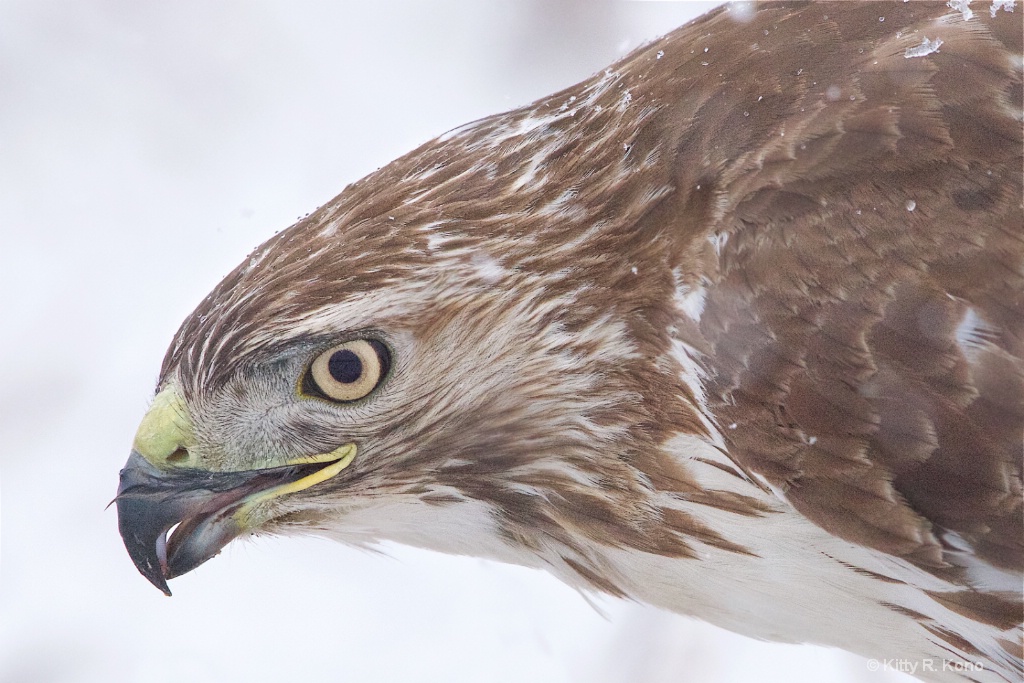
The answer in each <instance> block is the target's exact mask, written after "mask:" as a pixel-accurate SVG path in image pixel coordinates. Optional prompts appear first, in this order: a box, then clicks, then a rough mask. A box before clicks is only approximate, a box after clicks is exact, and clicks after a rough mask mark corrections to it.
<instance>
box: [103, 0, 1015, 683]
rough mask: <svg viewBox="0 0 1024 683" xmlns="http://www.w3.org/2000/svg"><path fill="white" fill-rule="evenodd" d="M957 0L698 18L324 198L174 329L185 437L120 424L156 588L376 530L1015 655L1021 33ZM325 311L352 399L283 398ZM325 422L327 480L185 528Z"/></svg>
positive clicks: (734, 614) (758, 629)
mask: <svg viewBox="0 0 1024 683" xmlns="http://www.w3.org/2000/svg"><path fill="white" fill-rule="evenodd" d="M969 14H971V13H970V12H969V11H964V10H962V9H956V10H954V9H951V8H949V7H947V6H946V5H944V4H940V3H903V2H896V3H871V4H852V3H841V4H817V5H805V4H802V3H783V4H765V5H763V6H760V7H759V8H758V9H757V11H756V12H753V13H752V14H751V13H747V12H730V11H729V10H728V9H727V8H724V9H720V10H717V11H715V12H712V13H710V14H709V15H706V16H705V17H703V18H701V19H699V20H697V21H695V22H693V23H691V24H689V25H687V26H685V27H683V28H681V29H679V30H677V31H675V32H674V33H672V34H669V35H668V36H666V37H665V38H663V39H661V40H659V41H655V42H654V43H652V44H650V45H648V46H646V47H644V48H642V49H640V50H638V51H637V52H635V53H633V54H632V55H630V56H628V57H626V58H625V59H624V60H623V61H621V62H619V63H617V64H615V65H613V66H611V67H610V68H609V69H607V70H605V71H604V72H602V73H599V74H597V75H596V76H595V77H593V78H592V79H590V80H589V81H586V82H584V83H582V84H579V85H578V86H574V87H572V88H568V89H566V90H565V91H562V92H560V93H556V94H555V95H552V96H550V97H548V98H545V99H543V100H540V101H538V102H536V103H534V104H532V105H529V106H527V107H525V108H522V109H519V110H516V111H513V112H509V113H506V114H502V115H499V116H495V117H491V118H488V119H484V120H482V121H478V122H476V123H472V124H469V125H467V126H464V127H462V128H459V129H456V130H455V131H452V132H450V133H448V134H446V135H444V136H442V137H441V138H439V139H437V140H434V141H432V142H429V143H427V144H426V145H424V146H422V147H421V148H419V149H417V150H415V151H413V152H411V153H410V154H408V155H406V156H405V157H403V158H401V159H398V160H397V161H395V162H393V163H392V164H389V165H388V166H386V167H384V168H382V169H380V170H379V171H377V172H376V173H374V174H372V175H370V176H368V177H367V178H365V179H363V180H361V181H359V182H358V183H356V184H354V185H352V186H350V187H349V188H346V190H345V191H344V192H343V193H342V194H341V195H339V196H338V197H337V198H336V199H334V200H332V201H331V202H329V203H328V204H326V205H325V206H323V207H321V208H320V209H319V210H317V211H316V212H314V213H313V214H312V215H310V216H309V217H308V218H306V219H304V220H303V221H301V222H300V223H298V224H296V225H294V226H292V227H291V228H289V229H288V230H286V231H284V232H282V233H280V234H279V235H277V236H276V237H275V238H273V239H272V240H270V241H268V242H267V243H265V244H264V245H262V246H261V247H260V248H258V249H257V250H256V251H255V252H254V253H253V254H252V255H251V256H250V257H249V258H247V259H246V261H245V262H244V263H243V264H242V265H240V266H239V267H238V268H237V269H236V270H235V271H234V272H233V273H231V274H230V275H229V276H228V277H227V278H225V280H224V281H223V282H222V283H221V284H220V285H218V287H217V288H216V289H215V290H214V291H213V292H212V293H211V294H210V295H209V297H207V299H205V300H204V301H203V302H202V303H201V304H200V306H199V307H198V308H197V310H196V311H195V312H194V313H193V314H192V315H191V316H190V317H189V318H188V319H187V320H186V321H185V323H184V324H183V326H182V328H181V330H180V331H179V333H178V335H177V336H176V338H175V340H174V342H173V343H172V345H171V348H170V350H169V351H168V354H167V357H166V359H165V362H164V367H163V370H162V373H161V382H160V388H161V390H162V394H161V395H163V396H169V395H171V393H173V395H174V396H175V397H176V398H175V400H176V401H178V402H177V403H174V410H175V411H177V412H178V413H179V414H181V415H183V416H184V417H182V422H181V423H180V424H181V425H186V427H187V428H185V427H181V428H180V429H179V427H180V425H179V423H178V422H175V423H174V424H175V425H177V426H175V429H178V430H179V432H181V433H183V434H186V435H185V436H181V435H180V434H178V432H175V436H173V438H172V437H167V439H164V441H160V443H164V442H165V441H166V442H167V443H171V444H172V446H174V448H173V449H170V447H169V450H167V453H163V454H158V455H153V454H151V453H148V452H147V450H146V448H150V444H152V443H156V441H154V439H157V437H152V435H151V432H152V433H155V431H154V429H155V428H154V429H149V428H147V429H149V431H146V432H145V434H146V436H145V438H143V436H140V437H139V440H137V450H139V451H140V453H141V455H142V458H143V459H144V460H145V462H146V463H148V465H145V464H143V463H142V460H141V459H137V461H136V462H134V464H132V465H131V466H130V467H129V468H127V469H126V470H125V473H128V474H125V473H123V475H122V477H123V478H122V490H121V492H120V494H119V507H121V513H120V514H121V525H122V533H123V534H124V535H125V538H126V543H127V544H128V545H129V550H130V551H132V552H133V558H134V559H135V560H136V563H137V564H139V566H140V569H142V570H143V572H144V573H146V574H147V576H149V577H150V578H151V580H154V582H157V583H162V582H163V581H164V579H165V577H170V576H173V575H175V574H177V573H182V571H187V569H188V568H190V567H189V566H185V565H182V567H181V568H179V569H176V568H175V566H174V565H175V559H174V554H175V550H176V549H177V550H180V549H181V548H186V547H191V546H193V545H196V544H200V541H202V542H203V543H206V545H208V546H209V548H208V550H209V553H207V555H205V556H203V557H201V558H199V559H198V561H203V560H205V559H206V557H208V556H209V555H210V554H212V553H214V552H216V549H217V548H219V547H220V546H221V545H223V543H226V542H227V541H228V540H230V536H232V535H238V534H242V533H250V532H253V531H267V532H281V533H284V532H302V531H305V532H312V533H320V534H327V535H330V536H333V537H336V538H339V539H341V540H344V541H347V542H351V543H357V544H364V543H372V542H375V541H377V540H382V539H387V540H397V541H400V542H405V543H410V544H413V545H419V546H424V547H428V548H434V549H438V550H442V551H446V552H455V553H463V554H473V555H480V556H486V557H492V558H497V559H500V560H504V561H509V562H515V563H519V564H526V565H531V566H538V567H544V568H547V569H548V570H550V571H552V572H553V573H555V574H556V575H558V576H559V577H561V578H563V579H564V580H565V581H567V582H568V583H571V584H573V585H577V586H580V587H582V588H585V589H595V590H599V591H604V592H608V593H612V594H615V595H623V596H628V597H632V598H636V599H640V600H643V601H647V602H651V603H654V604H657V605H660V606H663V607H667V608H669V609H673V610H675V611H678V612H682V613H686V614H693V615H694V616H697V617H700V618H703V619H706V620H708V621H711V622H713V623H717V624H719V625H722V626H725V627H727V628H730V629H733V630H736V631H739V632H742V633H747V634H749V635H753V636H756V637H763V638H770V639H777V640H784V641H793V642H800V641H810V642H818V643H823V644H829V645H836V646H840V647H844V648H847V649H850V650H852V651H855V652H859V653H861V654H863V655H866V656H872V657H876V658H886V657H888V658H893V657H896V658H907V659H914V660H925V659H928V660H931V661H934V662H935V665H936V667H937V668H938V669H940V670H937V671H935V672H934V673H932V675H933V676H934V677H935V678H936V679H939V680H944V679H950V680H956V679H958V678H960V677H963V678H967V679H976V680H986V681H987V680H1008V681H1013V680H1018V679H1019V678H1020V676H1021V675H1022V673H1024V670H1022V663H1021V657H1022V655H1021V621H1022V609H1024V608H1022V595H1021V573H1022V571H1024V517H1022V515H1024V513H1022V500H1021V499H1022V485H1021V470H1022V457H1024V209H1022V189H1021V175H1022V166H1024V151H1022V135H1021V126H1022V113H1021V112H1022V101H1021V87H1022V85H1021V63H1022V57H1021V51H1022V50H1021V33H1022V31H1021V28H1022V27H1021V17H1020V15H1019V13H1018V14H1012V13H1009V12H1008V11H1006V8H1002V9H1000V8H999V7H997V6H994V7H993V10H992V11H991V12H989V11H987V10H984V11H983V10H977V11H975V12H973V15H971V16H969ZM358 338H374V339H379V340H381V342H383V343H386V344H387V346H388V348H390V350H391V362H392V369H391V372H390V373H389V374H387V377H386V378H384V379H382V381H381V383H380V385H379V387H378V388H377V389H376V390H375V391H373V392H372V393H371V394H370V395H369V396H368V397H367V398H366V399H365V400H363V401H360V402H358V403H354V404H351V405H348V404H346V405H336V404H332V403H330V402H328V401H323V400H319V399H316V398H310V397H308V396H303V395H301V393H302V392H301V391H298V392H297V391H296V387H297V386H298V385H299V384H301V382H302V381H303V380H302V379H301V377H302V376H303V373H304V372H305V369H306V368H307V367H308V366H309V364H310V363H311V361H312V359H313V358H314V357H316V355H317V354H318V353H320V352H322V351H323V350H324V349H325V348H328V347H331V346H332V345H334V344H337V343H338V342H339V341H345V340H350V339H358ZM163 392H171V393H163ZM160 405H163V403H161V404H160ZM161 419H163V418H161ZM175 419H177V418H175ZM144 424H145V423H144ZM153 424H156V425H157V426H158V427H159V429H156V431H160V430H164V431H166V429H165V428H166V424H169V423H167V422H166V421H164V422H159V421H155V420H154V421H151V424H150V427H152V425H153ZM142 434H143V431H140V435H142ZM160 438H163V437H162V436H161V437H160ZM147 439H148V440H147ZM168 439H170V440H168ZM172 442H173V443H172ZM349 442H351V443H353V444H355V445H356V447H357V449H358V453H357V455H356V456H355V458H354V459H353V460H352V462H351V464H350V465H348V466H347V467H346V468H345V469H344V471H342V472H340V474H337V475H336V476H333V477H332V478H330V479H327V480H325V481H322V482H321V483H318V484H316V485H315V486H311V487H309V488H305V489H303V490H301V491H296V492H292V493H289V494H287V495H280V496H277V497H275V498H273V499H272V500H269V501H263V502H261V503H260V507H259V508H258V509H257V512H256V513H253V515H252V517H247V518H246V520H245V524H244V525H242V526H241V527H239V528H237V529H235V528H232V530H231V533H230V534H228V533H227V532H224V533H222V534H221V535H220V536H217V537H216V538H213V537H212V536H210V538H209V539H207V538H206V537H204V536H203V534H207V535H209V534H211V533H212V532H209V531H208V529H209V528H213V527H210V526H204V525H205V524H207V521H208V520H214V522H216V523H217V524H219V522H217V519H216V515H218V514H220V512H218V511H224V510H229V509H230V510H233V509H234V508H231V507H230V506H232V505H236V504H237V503H238V501H239V500H242V499H243V498H242V496H243V495H250V494H251V493H252V492H253V491H255V490H257V489H260V488H261V487H263V488H265V487H267V486H270V483H268V482H269V481H270V480H269V479H267V478H266V477H267V475H260V476H263V477H264V479H260V480H255V479H245V477H246V476H248V474H247V473H251V472H252V471H255V470H268V469H269V468H274V467H277V466H283V465H284V464H286V463H290V462H294V461H295V460H296V459H297V458H305V457H308V456H311V455H314V454H324V453H328V452H331V451H333V450H334V449H336V448H337V447H339V446H340V445H341V444H343V443H349ZM140 444H142V445H140ZM155 452H156V451H154V453H155ZM168 453H170V454H171V455H168ZM182 454H184V455H182ZM133 457H135V456H133ZM150 465H153V466H155V470H154V471H153V472H151V473H149V474H146V475H145V476H144V477H143V476H142V475H139V476H140V477H142V478H141V479H139V480H138V481H136V480H135V479H132V477H133V476H135V475H134V474H132V473H134V472H137V471H139V468H140V467H148V466H150ZM307 472H308V470H302V471H301V472H298V473H293V474H287V475H282V477H284V478H285V479H287V478H292V479H295V478H297V477H298V476H300V475H305V474H307ZM218 476H222V477H225V478H223V479H218V480H217V481H223V482H229V483H230V486H229V485H228V483H225V484H223V486H221V484H216V485H212V484H209V483H203V482H210V481H214V480H215V479H216V478H217V477H218ZM204 477H205V479H204ZM243 479H244V480H245V483H244V484H242V483H240V482H242V481H243ZM280 481H284V479H281V480H280ZM253 482H255V483H253ZM278 482H279V480H277V479H275V480H274V481H273V483H274V484H275V485H276V484H277V483H278ZM218 486H220V488H217V487H218ZM203 487H206V488H203ZM211 487H212V488H211ZM243 489H244V490H243ZM168 491H171V492H172V494H169V493H168ZM183 491H190V492H192V493H187V494H186V493H182V492H183ZM195 491H200V492H205V493H203V494H202V495H201V496H200V495H199V494H195V495H196V496H198V497H199V498H202V502H201V504H200V503H195V504H193V503H192V502H187V504H186V503H185V502H180V501H186V499H187V501H192V498H189V497H188V496H189V495H193V494H194V493H195ZM211 491H212V493H211ZM231 491H237V492H238V493H237V495H235V494H233V493H231ZM225 492H227V493H225ZM197 499H198V498H197ZM261 500H262V499H261ZM175 506H177V507H175ZM172 508H173V510H172ZM167 510H172V511H171V512H167ZM161 511H163V512H161ZM156 519H159V522H157V521H154V520H156ZM170 520H173V521H170ZM181 520H184V522H182V525H181V527H180V528H179V531H181V529H184V531H182V532H181V533H180V534H179V533H176V534H175V535H172V538H171V540H170V541H169V548H170V550H168V549H164V550H163V551H160V550H159V546H158V549H157V550H152V543H153V540H152V538H150V536H153V537H158V536H159V535H160V534H161V533H163V532H165V531H166V529H167V527H169V526H171V524H172V523H174V522H177V521H181ZM214 522H210V524H213V523H214ZM147 525H149V526H147ZM161 526H162V528H159V527H161ZM143 527H146V529H147V530H148V531H147V532H146V533H148V534H149V535H148V536H147V535H146V533H140V534H137V533H136V530H137V528H143ZM149 527H152V528H151V529H150V528H149ZM217 528H218V529H220V527H217ZM150 532H152V533H150ZM133 534H134V535H133ZM189 534H191V536H189ZM133 539H134V540H133ZM210 539H212V540H210ZM143 541H145V543H149V549H148V550H145V549H144V548H143V545H145V543H143ZM204 547H205V546H204ZM144 550H145V552H144ZM161 552H162V553H163V554H162V555H161ZM145 553H149V554H148V555H146V554H145ZM154 553H155V554H154ZM168 554H169V556H170V560H168ZM140 558H141V559H140ZM146 562H151V564H150V565H146V564H145V563H146ZM193 565H194V563H193ZM163 586H164V587H165V586H166V584H165V583H164V584H163ZM942 662H954V663H958V664H959V666H951V667H950V670H941V667H942V664H941V663H942ZM977 662H981V663H982V664H983V665H982V667H981V668H978V667H977V666H975V664H976V663H977ZM965 663H967V664H970V666H966V667H965V666H964V664H965Z"/></svg>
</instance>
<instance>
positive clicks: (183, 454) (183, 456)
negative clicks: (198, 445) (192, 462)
mask: <svg viewBox="0 0 1024 683" xmlns="http://www.w3.org/2000/svg"><path fill="white" fill-rule="evenodd" d="M186 460H188V451H187V450H185V449H184V448H179V449H178V450H176V451H174V452H173V453H171V454H170V455H168V456H167V462H169V463H172V464H178V463H182V462H185V461H186Z"/></svg>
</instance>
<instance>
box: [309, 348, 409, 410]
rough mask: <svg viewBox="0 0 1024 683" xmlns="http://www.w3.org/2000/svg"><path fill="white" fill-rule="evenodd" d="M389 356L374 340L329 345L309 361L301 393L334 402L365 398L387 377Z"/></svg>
mask: <svg viewBox="0 0 1024 683" xmlns="http://www.w3.org/2000/svg"><path fill="white" fill-rule="evenodd" d="M390 365H391V357H390V356H389V354H388V349H387V347H386V346H384V344H382V343H381V342H379V341H377V340H376V339H355V340H353V341H347V342H345V343H343V344H338V345H337V346H333V347H331V348H329V349H327V350H326V351H324V352H323V353H321V354H320V355H319V356H317V357H316V358H315V359H314V360H313V364H312V365H311V366H309V370H308V371H307V372H306V375H305V377H303V379H302V393H303V394H304V395H306V396H316V397H318V398H326V399H328V400H331V401H336V402H338V403H348V402H351V401H358V400H359V399H361V398H363V397H365V396H367V395H369V393H370V392H371V391H373V390H374V389H375V388H376V387H377V385H378V384H380V381H381V380H382V379H383V378H384V377H385V375H387V374H388V368H389V367H390Z"/></svg>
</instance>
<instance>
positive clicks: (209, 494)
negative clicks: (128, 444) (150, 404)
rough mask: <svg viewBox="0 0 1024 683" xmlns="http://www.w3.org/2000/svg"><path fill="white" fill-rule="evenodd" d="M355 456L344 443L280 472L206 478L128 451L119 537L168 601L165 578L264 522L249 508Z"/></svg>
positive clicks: (333, 471)
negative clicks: (156, 462) (170, 467)
mask: <svg viewBox="0 0 1024 683" xmlns="http://www.w3.org/2000/svg"><path fill="white" fill-rule="evenodd" d="M355 454H356V447H355V445H354V444H346V445H344V446H341V447H340V448H337V449H335V450H334V451H331V452H330V453H324V454H321V455H316V456H312V457H308V458H301V459H299V460H296V461H293V462H291V463H289V464H286V465H284V466H282V467H273V468H269V469H260V470H249V471H242V472H209V471H206V470H200V469H194V468H180V469H178V468H175V469H162V468H158V467H156V466H155V465H153V464H152V463H151V462H150V461H149V460H148V459H147V458H146V457H144V456H143V455H141V454H140V453H139V452H138V451H136V450H134V449H133V450H132V454H131V456H130V457H129V458H128V462H127V463H126V464H125V467H124V469H123V470H121V483H120V485H119V486H118V489H117V498H116V499H115V501H116V503H117V518H118V528H119V530H120V532H121V538H122V539H123V540H124V545H125V548H127V550H128V555H129V556H130V557H131V558H132V562H134V563H135V566H136V567H137V568H138V570H139V571H140V572H141V573H142V575H143V576H145V577H146V578H147V579H149V581H150V583H152V584H153V585H154V586H156V587H157V588H159V589H160V590H161V591H163V592H164V594H165V595H170V594H171V591H170V589H169V588H168V587H167V579H172V578H174V577H176V576H181V575H182V574H185V573H187V572H189V571H191V570H193V569H195V568H196V567H198V566H199V565H200V564H202V563H203V562H206V561H207V560H208V559H210V558H211V557H214V556H215V555H216V554H217V553H219V552H220V550H221V548H223V547H224V546H225V545H227V544H228V543H229V542H230V541H231V540H232V539H234V538H236V537H238V536H239V535H241V534H243V533H246V532H248V531H251V530H252V529H253V528H254V527H255V526H257V525H258V524H259V523H260V522H261V521H263V520H262V519H256V518H258V517H259V513H258V512H255V510H256V508H258V507H262V504H263V503H266V502H267V501H269V500H272V499H274V498H278V497H280V496H283V495H287V494H289V493H295V492H297V491H301V490H303V489H307V488H309V487H310V486H313V485H315V484H318V483H320V482H322V481H325V480H327V479H330V478H331V477H333V476H335V475H337V474H338V473H339V472H341V471H342V470H343V469H345V468H346V467H348V465H349V464H350V463H351V462H352V459H353V458H354V457H355ZM175 525H177V527H176V528H175V529H174V531H173V532H172V533H171V535H170V538H168V537H167V532H168V530H170V529H171V527H174V526H175Z"/></svg>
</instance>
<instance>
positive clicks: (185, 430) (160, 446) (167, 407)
mask: <svg viewBox="0 0 1024 683" xmlns="http://www.w3.org/2000/svg"><path fill="white" fill-rule="evenodd" d="M192 445H193V432H192V421H191V420H190V419H189V415H188V407H187V406H186V405H185V400H184V399H183V398H182V397H181V394H180V393H178V390H177V389H176V388H175V387H174V386H173V385H172V386H168V387H165V388H164V389H163V390H162V391H160V393H159V394H157V395H156V398H154V399H153V405H151V406H150V407H149V411H148V412H147V413H146V415H145V417H143V418H142V423H141V424H139V430H138V431H137V432H136V433H135V442H134V443H133V444H132V448H134V449H135V450H136V451H137V452H138V453H139V454H140V455H142V457H144V458H145V459H146V460H148V461H150V462H151V463H153V464H154V465H157V466H158V467H166V466H167V465H168V457H169V456H170V455H172V454H173V453H175V452H176V451H178V450H179V449H188V448H189V447H190V446H192ZM178 464H186V463H184V462H181V463H178Z"/></svg>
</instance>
